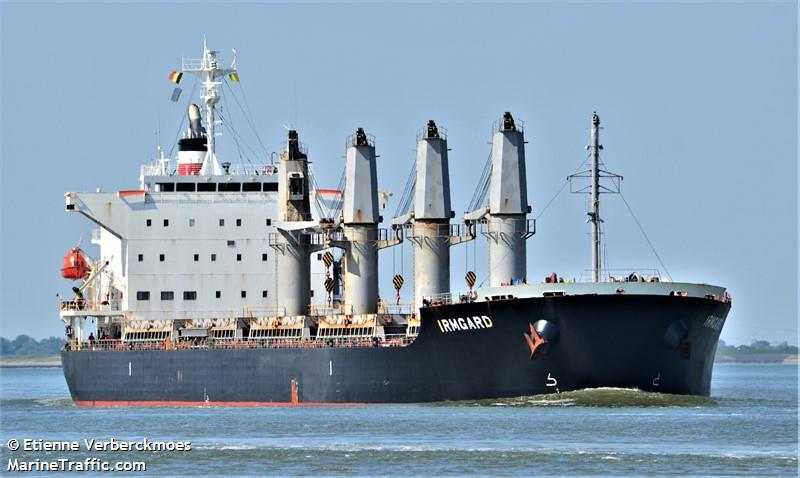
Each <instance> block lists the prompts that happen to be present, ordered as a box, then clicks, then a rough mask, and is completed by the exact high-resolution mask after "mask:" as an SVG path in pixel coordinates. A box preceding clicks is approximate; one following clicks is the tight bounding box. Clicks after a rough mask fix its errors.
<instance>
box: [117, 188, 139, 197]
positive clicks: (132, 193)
mask: <svg viewBox="0 0 800 478" xmlns="http://www.w3.org/2000/svg"><path fill="white" fill-rule="evenodd" d="M144 193H145V190H144V189H123V190H122V191H119V192H117V194H118V195H120V196H135V195H137V194H144Z"/></svg>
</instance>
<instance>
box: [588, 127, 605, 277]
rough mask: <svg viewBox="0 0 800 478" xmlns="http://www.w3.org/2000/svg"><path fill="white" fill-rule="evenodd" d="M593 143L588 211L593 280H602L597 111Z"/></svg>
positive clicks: (599, 146)
mask: <svg viewBox="0 0 800 478" xmlns="http://www.w3.org/2000/svg"><path fill="white" fill-rule="evenodd" d="M591 140H592V144H591V145H590V146H589V149H590V151H591V154H592V169H591V176H592V177H591V181H592V190H591V203H592V210H591V211H590V212H589V213H588V215H589V222H591V223H592V282H600V270H601V268H602V264H601V259H600V257H601V255H600V223H601V222H603V220H602V219H600V149H602V148H603V146H602V145H601V144H600V117H599V116H597V113H596V112H595V113H593V114H592V134H591Z"/></svg>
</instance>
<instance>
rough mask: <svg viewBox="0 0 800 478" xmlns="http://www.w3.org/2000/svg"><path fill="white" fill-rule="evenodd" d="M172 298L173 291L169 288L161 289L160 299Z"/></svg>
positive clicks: (173, 295)
mask: <svg viewBox="0 0 800 478" xmlns="http://www.w3.org/2000/svg"><path fill="white" fill-rule="evenodd" d="M173 299H175V292H173V291H171V290H162V291H161V300H173Z"/></svg>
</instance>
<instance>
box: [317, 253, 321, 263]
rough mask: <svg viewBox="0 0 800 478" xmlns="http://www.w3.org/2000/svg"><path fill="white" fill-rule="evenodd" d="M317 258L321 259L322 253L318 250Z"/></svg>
mask: <svg viewBox="0 0 800 478" xmlns="http://www.w3.org/2000/svg"><path fill="white" fill-rule="evenodd" d="M317 260H318V261H321V260H322V253H321V252H320V253H319V254H317Z"/></svg>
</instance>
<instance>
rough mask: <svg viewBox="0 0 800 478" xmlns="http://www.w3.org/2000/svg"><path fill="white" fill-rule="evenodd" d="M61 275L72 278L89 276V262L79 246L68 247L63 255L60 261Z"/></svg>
mask: <svg viewBox="0 0 800 478" xmlns="http://www.w3.org/2000/svg"><path fill="white" fill-rule="evenodd" d="M61 277H63V278H65V279H72V280H78V279H85V278H87V277H89V264H88V263H87V262H86V258H85V257H84V255H83V251H81V250H80V248H78V247H75V248H73V249H70V250H69V252H67V255H65V256H64V262H62V263H61Z"/></svg>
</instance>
